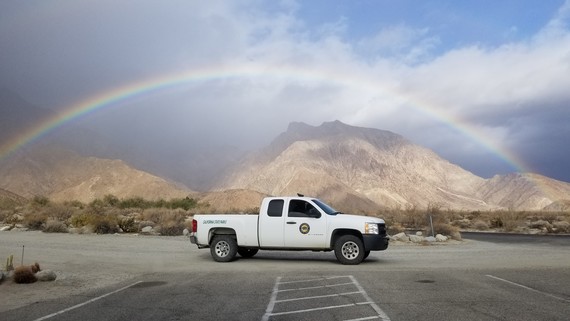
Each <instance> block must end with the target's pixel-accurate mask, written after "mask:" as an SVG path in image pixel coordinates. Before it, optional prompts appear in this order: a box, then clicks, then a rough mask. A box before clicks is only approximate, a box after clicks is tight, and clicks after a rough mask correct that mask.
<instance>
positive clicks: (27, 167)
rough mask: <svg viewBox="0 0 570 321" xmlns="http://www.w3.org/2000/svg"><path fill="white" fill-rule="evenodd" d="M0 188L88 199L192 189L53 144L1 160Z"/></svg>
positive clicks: (154, 195) (181, 193)
mask: <svg viewBox="0 0 570 321" xmlns="http://www.w3.org/2000/svg"><path fill="white" fill-rule="evenodd" d="M0 177H1V179H0V188H3V189H5V190H8V191H10V192H12V193H16V194H18V195H21V196H23V197H27V198H31V197H34V196H46V197H49V198H50V199H52V200H54V201H64V200H78V201H82V202H89V201H91V200H93V199H95V198H102V197H103V196H105V195H107V194H113V195H115V196H117V197H119V198H125V197H134V196H140V197H143V198H146V199H160V198H165V199H170V198H175V197H185V196H187V195H188V194H189V193H191V192H192V191H190V190H188V189H187V188H184V187H181V186H177V185H175V184H174V183H171V182H168V181H166V180H164V179H162V178H160V177H157V176H154V175H151V174H149V173H146V172H143V171H140V170H137V169H134V168H132V167H130V166H129V165H128V164H126V163H125V162H123V161H121V160H110V159H101V158H96V157H83V156H80V155H79V154H76V153H74V152H72V151H69V150H67V149H63V148H58V147H55V146H53V145H49V146H43V147H41V148H34V149H33V150H29V151H27V152H26V153H18V154H17V155H13V156H12V157H10V158H9V159H7V160H5V161H3V162H2V163H0Z"/></svg>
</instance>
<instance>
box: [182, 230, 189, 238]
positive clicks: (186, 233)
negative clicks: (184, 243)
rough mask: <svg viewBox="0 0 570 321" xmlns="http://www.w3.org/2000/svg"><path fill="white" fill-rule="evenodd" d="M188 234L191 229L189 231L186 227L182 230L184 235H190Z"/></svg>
mask: <svg viewBox="0 0 570 321" xmlns="http://www.w3.org/2000/svg"><path fill="white" fill-rule="evenodd" d="M188 234H190V231H189V230H188V229H187V228H185V229H184V230H183V231H182V235H184V236H188Z"/></svg>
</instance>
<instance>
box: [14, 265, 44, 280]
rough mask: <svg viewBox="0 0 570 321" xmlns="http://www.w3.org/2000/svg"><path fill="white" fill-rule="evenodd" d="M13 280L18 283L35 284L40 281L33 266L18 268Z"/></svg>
mask: <svg viewBox="0 0 570 321" xmlns="http://www.w3.org/2000/svg"><path fill="white" fill-rule="evenodd" d="M12 280H14V282H16V283H20V284H21V283H34V282H36V281H37V280H38V278H36V275H35V273H34V271H33V270H32V267H31V266H18V267H16V268H15V269H14V274H13V275H12Z"/></svg>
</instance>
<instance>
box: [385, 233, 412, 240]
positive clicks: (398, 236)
mask: <svg viewBox="0 0 570 321" xmlns="http://www.w3.org/2000/svg"><path fill="white" fill-rule="evenodd" d="M390 239H392V240H394V241H402V242H408V241H410V238H409V237H408V236H407V235H406V233H404V232H401V233H398V234H396V235H394V236H391V237H390Z"/></svg>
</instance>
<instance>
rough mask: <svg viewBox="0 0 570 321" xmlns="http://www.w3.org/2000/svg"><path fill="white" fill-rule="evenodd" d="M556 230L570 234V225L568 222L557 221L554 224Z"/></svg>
mask: <svg viewBox="0 0 570 321" xmlns="http://www.w3.org/2000/svg"><path fill="white" fill-rule="evenodd" d="M552 225H553V226H554V228H556V232H558V233H568V232H570V223H568V222H566V221H557V222H554V223H553V224H552Z"/></svg>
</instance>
